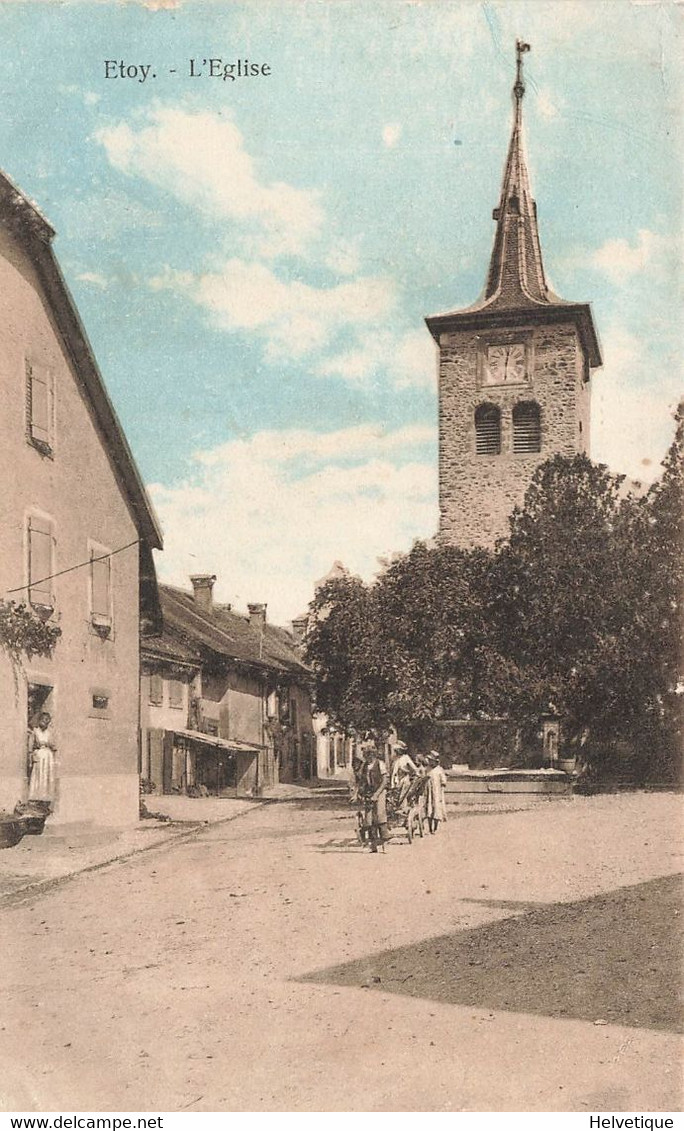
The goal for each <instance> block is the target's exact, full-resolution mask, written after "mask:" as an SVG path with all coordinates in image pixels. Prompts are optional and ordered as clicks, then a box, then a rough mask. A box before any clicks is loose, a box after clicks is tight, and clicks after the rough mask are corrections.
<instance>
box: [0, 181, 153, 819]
mask: <svg viewBox="0 0 684 1131" xmlns="http://www.w3.org/2000/svg"><path fill="white" fill-rule="evenodd" d="M53 236H54V232H53V229H52V228H51V227H50V225H49V224H48V222H47V221H46V220H45V219H44V218H43V217H42V216H41V214H40V212H39V211H38V209H37V208H36V206H35V205H34V204H32V203H31V202H30V201H29V200H28V199H27V198H26V197H25V196H24V195H23V194H22V193H21V192H20V191H19V190H18V189H17V188H15V186H14V185H13V184H12V183H11V181H10V180H9V179H8V178H7V177H5V176H4V175H2V174H0V387H1V390H2V445H1V447H0V451H1V453H2V455H1V456H0V459H1V461H2V462H1V465H0V474H1V476H2V492H1V493H0V522H1V524H2V541H1V550H0V595H1V596H2V597H3V598H4V599H5V600H6V601H15V602H17V603H24V604H26V605H28V606H29V607H30V608H32V609H33V610H34V611H35V613H36V614H37V615H39V616H40V617H41V618H42V619H43V620H45V621H48V622H50V623H57V624H58V625H59V627H60V628H61V632H62V635H61V638H60V639H59V641H58V643H57V645H56V648H55V650H54V653H53V655H52V656H51V657H50V658H49V659H38V658H36V659H34V660H33V661H27V662H26V663H25V665H23V670H21V671H20V672H18V671H17V670H16V667H15V668H13V667H12V664H11V663H10V660H9V659H8V657H7V655H6V653H5V652H4V651H2V650H0V703H1V705H2V710H0V808H10V809H11V808H12V807H13V806H14V804H15V802H16V801H18V800H20V799H23V798H25V797H26V792H27V785H28V765H27V729H28V728H29V726H31V725H32V724H33V723H34V722H35V720H36V717H37V715H38V714H39V712H40V711H45V710H47V711H49V712H50V714H51V715H52V718H53V727H54V737H55V739H56V744H57V798H56V803H55V813H54V819H55V820H59V821H71V820H94V821H97V822H102V823H107V824H121V823H125V822H128V821H134V820H137V818H138V740H139V720H138V684H139V639H140V635H141V630H142V634H143V635H144V634H145V632H146V631H149V630H150V628H151V627H153V625H154V622H155V620H156V619H158V603H157V600H158V599H157V592H156V582H155V576H154V568H153V564H152V555H151V551H152V549H153V548H161V545H162V539H161V533H160V530H159V527H158V525H157V521H156V519H155V516H154V514H153V512H152V509H151V507H150V504H149V501H148V499H147V496H146V493H145V489H144V487H143V484H142V480H141V478H140V475H139V473H138V470H137V468H136V466H135V463H134V461H133V457H132V455H131V451H130V449H129V447H128V444H127V442H126V438H125V436H124V434H123V431H122V429H121V425H120V424H119V421H118V420H117V417H116V414H115V412H114V409H113V408H112V404H111V402H110V400H109V397H108V395H107V391H106V389H105V386H104V383H103V380H102V376H101V374H100V372H99V370H98V367H97V364H96V361H95V358H94V357H93V353H92V350H91V348H90V345H89V343H88V339H87V337H86V335H85V331H84V329H83V326H82V325H81V322H80V320H79V316H78V314H77V312H76V309H75V306H74V303H73V300H72V298H71V296H70V294H69V292H68V290H67V287H66V284H65V282H64V279H63V278H62V275H61V272H60V269H59V266H58V264H57V262H56V259H55V257H54V255H53V252H52V247H51V241H52V238H53Z"/></svg>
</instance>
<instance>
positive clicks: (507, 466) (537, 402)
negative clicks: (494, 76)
mask: <svg viewBox="0 0 684 1131" xmlns="http://www.w3.org/2000/svg"><path fill="white" fill-rule="evenodd" d="M527 50H529V46H528V45H527V44H522V43H518V44H517V75H516V82H515V85H514V88H513V97H514V107H515V110H514V120H513V132H512V136H511V142H510V146H509V149H508V155H507V159H506V164H505V169H504V176H503V184H502V189H501V197H500V200H499V205H498V207H497V208H495V210H494V214H493V216H494V220H495V221H496V233H495V238H494V248H493V251H492V257H491V262H490V265H489V271H488V274H487V282H486V286H485V290H484V294H483V295H482V297H481V298H480V299H479V300H478V302H476V303H475V304H474V305H473V306H471V307H468V308H467V309H465V310H457V311H452V312H450V313H446V314H439V315H435V316H433V317H429V318H427V319H426V322H427V325H428V328H429V330H430V333H431V334H432V336H433V338H434V339H435V341H436V343H437V345H438V347H439V502H440V526H439V538H440V541H441V542H442V543H444V544H450V545H456V546H460V547H463V548H472V547H473V546H478V545H479V546H488V547H492V546H493V545H494V544H495V542H496V540H497V539H498V538H501V537H503V536H505V535H506V534H507V533H508V519H509V516H510V514H511V512H512V510H513V508H514V507H515V506H517V505H520V504H521V503H522V501H523V499H524V496H525V491H526V490H527V487H528V486H529V483H530V480H531V479H532V476H533V474H534V471H535V469H536V467H537V466H538V465H539V464H540V463H542V462H544V461H545V460H546V459H548V458H549V457H550V456H553V455H556V454H560V455H564V456H572V455H574V454H576V453H578V452H585V453H587V454H588V452H589V440H590V436H589V429H590V379H591V371H592V369H595V368H596V367H597V366H600V365H601V352H600V348H599V343H598V338H597V335H596V330H595V327H594V321H593V317H592V313H591V309H590V307H589V305H587V304H585V303H573V302H565V301H563V300H562V299H560V298H558V297H557V296H556V295H555V294H553V292H552V291H551V290H550V289H549V287H548V285H547V282H546V278H545V274H544V267H543V262H542V252H541V244H540V240H539V230H538V225H537V206H536V204H535V202H534V200H533V199H532V193H531V189H530V183H529V177H528V172H527V165H526V161H525V153H524V148H523V136H522V103H523V96H524V94H525V85H524V82H523V73H522V56H523V53H524V52H525V51H527Z"/></svg>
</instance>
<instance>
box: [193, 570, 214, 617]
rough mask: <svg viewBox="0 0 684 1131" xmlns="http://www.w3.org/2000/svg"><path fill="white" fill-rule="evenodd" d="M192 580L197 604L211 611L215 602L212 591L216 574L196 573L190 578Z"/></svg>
mask: <svg viewBox="0 0 684 1131" xmlns="http://www.w3.org/2000/svg"><path fill="white" fill-rule="evenodd" d="M190 581H191V583H192V596H193V600H194V601H195V604H197V605H199V607H200V608H201V609H204V610H205V612H210V611H211V609H212V608H213V604H214V602H213V599H212V596H211V591H212V589H213V588H214V582H215V581H216V574H215V573H196V574H194V575H193V576H192V577H191V578H190Z"/></svg>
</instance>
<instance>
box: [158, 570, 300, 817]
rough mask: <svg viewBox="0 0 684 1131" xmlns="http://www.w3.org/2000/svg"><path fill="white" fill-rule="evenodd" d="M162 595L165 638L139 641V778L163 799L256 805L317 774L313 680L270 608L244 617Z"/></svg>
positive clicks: (163, 591) (203, 589)
mask: <svg viewBox="0 0 684 1131" xmlns="http://www.w3.org/2000/svg"><path fill="white" fill-rule="evenodd" d="M215 581H216V578H215V576H214V575H212V574H198V575H196V576H194V577H192V578H191V583H192V592H189V591H185V590H182V589H178V588H175V587H173V586H170V585H162V586H160V599H161V606H162V613H163V622H164V629H163V633H162V634H161V635H160V636H159V637H157V638H155V639H147V640H143V641H142V677H141V688H140V696H141V707H140V711H141V722H142V745H141V776H142V780H143V785H144V788H145V789H148V790H150V791H152V790H153V791H155V792H158V793H191V794H192V793H208V794H211V795H214V796H239V797H240V796H242V797H244V796H257V795H258V794H259V793H260V792H261V791H262V790H263V789H265V788H268V787H270V786H273V785H276V784H278V783H279V782H291V781H296V780H302V779H304V780H306V779H308V778H311V777H312V776H314V775H315V773H316V764H315V758H316V738H315V734H314V728H313V723H312V716H311V699H310V684H311V673H310V671H309V669H308V668H307V667H306V665H305V664H304V663H303V662H302V660H301V659H300V656H299V653H298V650H297V642H296V639H295V637H294V636H293V635H292V634H291V633H289V632H287V630H285V629H282V628H278V627H276V626H275V625H272V624H269V622H268V620H267V616H266V605H264V604H256V603H255V604H251V605H249V606H248V608H249V615H248V616H242V615H240V614H238V613H236V612H234V611H233V610H232V609H231V608H230V606H228V605H221V604H218V603H216V602H215V601H214V599H213V588H214V583H215Z"/></svg>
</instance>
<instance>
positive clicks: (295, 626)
mask: <svg viewBox="0 0 684 1131" xmlns="http://www.w3.org/2000/svg"><path fill="white" fill-rule="evenodd" d="M308 619H309V618H308V616H304V617H295V619H294V620H293V621H292V636H293V638H294V642H295V648H299V647H300V645H301V644H303V642H304V633H305V632H306V625H307V621H308Z"/></svg>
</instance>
